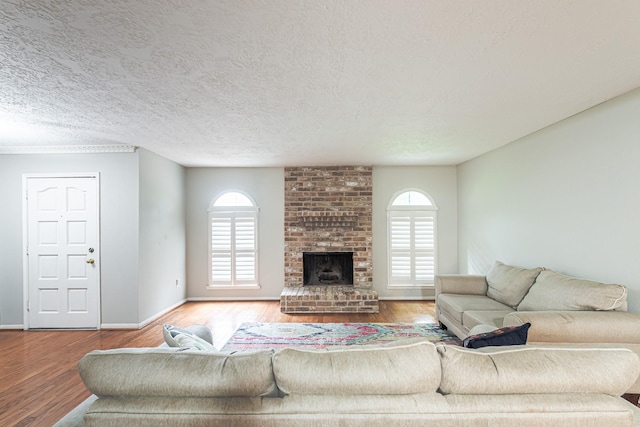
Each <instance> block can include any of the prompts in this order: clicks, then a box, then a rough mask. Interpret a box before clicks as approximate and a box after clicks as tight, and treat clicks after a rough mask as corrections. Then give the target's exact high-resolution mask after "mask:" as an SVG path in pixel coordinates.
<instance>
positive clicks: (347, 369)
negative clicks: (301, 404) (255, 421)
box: [273, 342, 440, 395]
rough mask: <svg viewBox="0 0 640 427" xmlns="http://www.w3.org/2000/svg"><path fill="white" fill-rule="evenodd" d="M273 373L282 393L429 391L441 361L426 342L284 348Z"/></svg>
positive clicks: (437, 377) (275, 359)
mask: <svg viewBox="0 0 640 427" xmlns="http://www.w3.org/2000/svg"><path fill="white" fill-rule="evenodd" d="M273 373H274V376H275V379H276V383H277V384H278V388H279V389H280V390H281V391H282V392H284V393H287V394H319V395H327V394H338V395H347V394H359V395H367V394H412V393H433V392H435V391H436V390H437V389H438V386H439V384H440V360H439V358H438V355H437V352H436V348H435V345H433V344H432V343H430V342H419V343H413V344H407V345H401V346H391V347H376V348H369V347H367V346H354V347H353V348H350V349H342V350H329V351H325V350H301V349H294V348H285V349H282V350H279V351H277V352H276V353H275V354H274V356H273Z"/></svg>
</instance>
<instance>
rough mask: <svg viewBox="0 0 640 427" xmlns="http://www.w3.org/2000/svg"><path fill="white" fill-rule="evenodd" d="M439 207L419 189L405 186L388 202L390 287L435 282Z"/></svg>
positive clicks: (427, 284)
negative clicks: (408, 188)
mask: <svg viewBox="0 0 640 427" xmlns="http://www.w3.org/2000/svg"><path fill="white" fill-rule="evenodd" d="M437 211H438V208H437V206H436V204H435V203H434V201H433V199H431V197H430V196H429V195H428V194H426V193H424V192H423V191H420V190H415V189H410V190H403V191H402V192H400V193H396V195H395V196H394V197H393V198H392V199H391V201H390V202H389V205H388V206H387V233H388V249H387V251H388V269H389V287H390V288H393V287H402V288H406V287H421V286H433V285H434V280H435V275H436V270H437V259H436V256H437V240H436V230H437V227H436V219H437Z"/></svg>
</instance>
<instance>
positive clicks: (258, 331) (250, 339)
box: [222, 323, 462, 351]
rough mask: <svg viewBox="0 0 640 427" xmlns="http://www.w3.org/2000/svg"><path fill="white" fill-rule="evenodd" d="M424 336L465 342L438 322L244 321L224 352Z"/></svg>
mask: <svg viewBox="0 0 640 427" xmlns="http://www.w3.org/2000/svg"><path fill="white" fill-rule="evenodd" d="M416 337H423V338H426V339H427V340H429V341H432V342H434V343H436V342H441V343H444V344H452V345H462V342H461V341H460V340H459V339H458V338H457V337H456V336H455V335H453V334H451V333H449V332H447V331H446V330H443V329H441V328H440V327H439V326H438V324H436V323H243V324H242V325H240V327H239V328H238V330H236V331H235V332H234V334H233V335H232V336H231V338H229V341H227V343H226V344H225V345H224V347H223V348H222V350H224V351H239V350H261V349H277V348H283V347H303V348H314V349H320V348H326V347H330V346H336V345H338V346H346V345H363V344H384V343H388V342H390V341H396V340H400V339H405V338H416Z"/></svg>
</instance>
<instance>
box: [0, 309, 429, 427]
mask: <svg viewBox="0 0 640 427" xmlns="http://www.w3.org/2000/svg"><path fill="white" fill-rule="evenodd" d="M435 321H436V320H435V311H434V305H433V302H432V301H410V302H406V301H380V313H376V314H354V313H348V314H309V315H307V314H284V313H281V312H280V303H279V301H258V302H189V303H186V304H183V305H181V306H180V307H178V308H176V309H175V310H172V311H171V312H169V313H167V314H165V315H164V316H162V317H160V318H159V319H157V320H156V321H154V322H152V323H151V324H149V325H147V326H146V327H144V328H142V329H140V330H100V331H27V332H25V331H14V330H12V331H5V330H0V368H1V369H0V426H2V427H8V426H21V427H22V426H29V427H40V426H42V427H51V425H53V424H54V423H55V422H56V421H58V420H59V419H60V418H62V417H63V416H64V415H65V414H66V413H67V412H69V411H70V410H71V409H73V408H74V407H75V406H77V405H78V404H79V403H80V402H82V401H83V400H84V399H86V398H87V397H88V396H89V392H88V391H87V389H86V388H85V387H84V384H82V380H81V379H80V376H79V375H78V372H77V370H76V364H77V362H78V360H80V358H81V357H82V356H84V355H85V354H86V353H88V352H89V351H91V350H95V349H102V350H105V349H110V348H119V347H155V346H157V345H160V344H161V343H162V342H163V339H162V324H164V323H169V324H172V325H177V326H188V325H191V324H196V323H198V324H204V325H206V326H208V327H209V328H210V329H211V330H212V332H213V335H214V344H215V345H216V347H218V348H220V347H222V346H223V345H224V343H226V342H227V340H228V339H229V337H231V335H232V334H233V332H234V331H235V330H236V329H237V328H238V326H240V324H241V323H243V322H297V323H330V322H336V323H341V322H382V323H385V322H435Z"/></svg>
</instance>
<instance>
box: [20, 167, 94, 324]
mask: <svg viewBox="0 0 640 427" xmlns="http://www.w3.org/2000/svg"><path fill="white" fill-rule="evenodd" d="M25 181H26V197H27V199H26V215H27V217H26V219H25V220H26V243H27V251H26V258H27V261H26V263H27V272H26V273H27V276H28V278H27V280H26V283H27V285H26V286H27V290H26V294H27V295H26V296H27V306H26V310H27V314H26V316H25V319H26V325H25V328H26V329H29V328H98V327H99V322H100V309H99V307H100V262H99V260H100V258H99V247H98V243H99V242H98V229H99V228H98V177H97V175H94V176H70V177H39V176H37V177H35V176H31V177H26V180H25Z"/></svg>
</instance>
